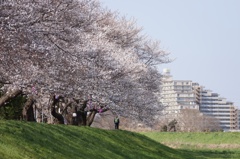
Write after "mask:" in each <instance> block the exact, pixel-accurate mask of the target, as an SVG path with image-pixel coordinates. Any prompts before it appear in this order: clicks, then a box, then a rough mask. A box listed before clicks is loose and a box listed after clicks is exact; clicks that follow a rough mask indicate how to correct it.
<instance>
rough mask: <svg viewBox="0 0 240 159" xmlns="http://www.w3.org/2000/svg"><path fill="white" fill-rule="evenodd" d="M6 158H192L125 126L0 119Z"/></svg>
mask: <svg viewBox="0 0 240 159" xmlns="http://www.w3.org/2000/svg"><path fill="white" fill-rule="evenodd" d="M0 125H1V127H0V136H1V138H0V156H1V158H2V159H9V158H14V159H18V158H19V159H20V158H26V159H28V158H35V159H38V158H39V159H40V158H41V159H45V158H46V159H49V158H51V159H65V158H82V159H84V158H96V159H98V158H99V159H100V158H106V159H108V158H109V159H112V158H116V159H118V158H121V159H123V158H129V159H131V158H132V159H135V158H144V159H145V158H147V159H151V158H156V159H157V158H163V159H164V158H167V159H171V158H172V159H180V158H182V159H188V158H189V159H192V158H193V156H191V154H189V153H182V152H181V151H177V150H174V149H171V148H169V147H166V146H164V145H162V144H160V143H157V142H155V141H153V140H150V139H149V138H147V137H145V136H143V135H140V134H137V133H133V132H128V131H122V130H108V131H107V130H101V129H96V128H90V127H76V126H65V125H48V124H40V123H30V122H19V121H18V122H17V121H0Z"/></svg>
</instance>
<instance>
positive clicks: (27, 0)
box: [0, 0, 170, 123]
mask: <svg viewBox="0 0 240 159" xmlns="http://www.w3.org/2000/svg"><path fill="white" fill-rule="evenodd" d="M0 21H1V24H0V50H1V52H0V77H1V79H0V83H5V84H6V83H8V85H4V86H5V87H6V89H8V90H9V89H22V90H23V91H24V93H25V94H31V93H33V92H32V87H34V88H35V89H36V92H37V93H35V91H34V93H35V94H36V95H37V97H36V98H37V99H38V100H37V102H38V103H41V104H42V105H43V107H44V109H46V110H47V109H49V108H48V106H47V100H44V99H45V98H47V97H49V96H50V94H52V93H55V94H61V95H63V96H64V97H67V98H70V99H73V98H81V99H86V98H87V96H88V94H93V97H94V98H95V100H97V101H99V102H103V103H106V104H107V105H108V106H109V108H111V110H112V111H114V112H115V113H117V114H121V115H125V116H128V117H134V118H139V119H142V120H147V119H149V120H151V118H153V115H154V114H156V113H158V110H160V109H161V103H160V102H159V100H158V93H159V91H160V88H159V86H160V84H161V82H160V79H161V75H160V73H159V72H158V70H157V67H156V65H160V64H163V63H167V62H169V61H170V60H169V59H168V53H167V52H165V51H163V50H161V49H160V44H159V42H158V41H154V40H152V39H149V38H147V37H146V36H143V35H142V33H141V28H140V27H138V26H136V24H135V21H134V20H128V19H126V18H124V17H120V16H119V15H118V14H117V13H116V12H112V11H110V10H108V9H106V8H102V7H101V4H100V3H99V1H97V0H11V1H4V2H3V3H1V4H0ZM39 108H41V106H39ZM39 113H41V112H39ZM69 114H71V113H69ZM149 123H150V122H149Z"/></svg>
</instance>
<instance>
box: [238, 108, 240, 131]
mask: <svg viewBox="0 0 240 159" xmlns="http://www.w3.org/2000/svg"><path fill="white" fill-rule="evenodd" d="M238 130H240V110H238Z"/></svg>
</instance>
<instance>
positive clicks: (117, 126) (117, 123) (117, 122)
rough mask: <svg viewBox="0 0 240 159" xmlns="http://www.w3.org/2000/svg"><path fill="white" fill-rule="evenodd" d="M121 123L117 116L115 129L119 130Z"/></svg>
mask: <svg viewBox="0 0 240 159" xmlns="http://www.w3.org/2000/svg"><path fill="white" fill-rule="evenodd" d="M119 123H120V121H119V118H118V116H116V117H115V118H114V124H115V129H118V128H119Z"/></svg>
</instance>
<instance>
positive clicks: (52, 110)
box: [50, 95, 64, 124]
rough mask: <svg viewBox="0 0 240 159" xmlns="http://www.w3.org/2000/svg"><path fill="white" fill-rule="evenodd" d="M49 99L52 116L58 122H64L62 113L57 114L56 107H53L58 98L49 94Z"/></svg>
mask: <svg viewBox="0 0 240 159" xmlns="http://www.w3.org/2000/svg"><path fill="white" fill-rule="evenodd" d="M50 100H52V102H51V114H52V116H53V117H55V118H56V119H57V120H58V122H59V124H64V118H63V116H62V114H59V113H57V112H56V108H55V105H56V104H57V102H58V99H56V98H55V95H53V96H51V97H50Z"/></svg>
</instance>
